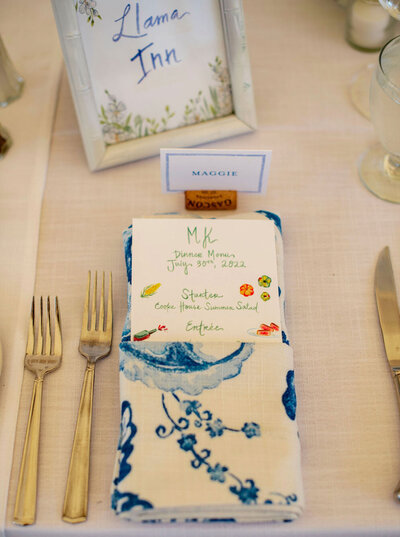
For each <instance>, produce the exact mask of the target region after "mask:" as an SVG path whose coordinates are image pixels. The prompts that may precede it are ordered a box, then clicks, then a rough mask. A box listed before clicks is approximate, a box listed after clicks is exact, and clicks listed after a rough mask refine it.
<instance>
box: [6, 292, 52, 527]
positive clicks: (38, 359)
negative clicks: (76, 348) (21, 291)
mask: <svg viewBox="0 0 400 537" xmlns="http://www.w3.org/2000/svg"><path fill="white" fill-rule="evenodd" d="M46 309H47V312H43V297H40V311H39V314H38V315H37V317H38V326H37V330H36V325H35V297H33V300H32V309H31V316H30V320H29V331H28V341H27V345H26V354H25V367H26V369H29V371H32V373H34V374H35V380H34V383H33V392H32V400H31V406H30V410H29V417H28V424H27V428H26V434H25V442H24V449H23V452H22V461H21V467H20V472H19V478H18V487H17V497H16V501H15V509H14V518H13V520H14V523H15V524H20V525H22V526H25V525H28V524H33V523H34V522H35V517H36V497H37V476H38V459H39V437H40V414H41V407H42V390H43V379H44V376H45V375H46V374H47V373H50V372H51V371H54V370H55V369H57V368H58V367H59V366H60V364H61V356H62V339H61V325H60V311H59V307H58V298H57V297H56V298H55V305H54V310H55V311H54V330H53V332H54V336H52V324H53V323H51V320H50V317H51V315H50V298H49V297H47V308H46ZM46 313H47V314H46ZM44 315H45V317H46V319H44ZM45 327H46V328H45ZM35 332H36V333H35Z"/></svg>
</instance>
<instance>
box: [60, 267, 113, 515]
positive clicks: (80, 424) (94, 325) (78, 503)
mask: <svg viewBox="0 0 400 537" xmlns="http://www.w3.org/2000/svg"><path fill="white" fill-rule="evenodd" d="M90 280H91V273H90V271H89V276H88V283H87V291H86V300H85V306H84V310H83V320H82V330H81V338H80V342H79V352H80V353H81V355H82V356H83V357H84V358H86V360H87V365H86V371H85V376H84V380H83V386H82V393H81V400H80V404H79V411H78V418H77V422H76V427H75V435H74V442H73V445H72V453H71V460H70V464H69V470H68V478H67V487H66V491H65V497H64V508H63V514H62V518H63V520H64V521H65V522H70V523H72V524H74V523H77V522H84V521H85V520H86V517H87V504H88V490H89V466H90V436H91V425H92V408H93V388H94V370H95V364H96V361H97V360H99V359H100V358H104V357H105V356H107V355H108V354H109V353H110V351H111V342H112V276H111V273H110V275H109V286H108V297H107V311H106V315H105V307H104V272H103V278H102V286H101V296H100V307H99V316H98V318H97V272H96V273H95V278H94V286H93V296H92V301H91V302H92V306H91V313H90V314H89V309H90V287H91V285H90Z"/></svg>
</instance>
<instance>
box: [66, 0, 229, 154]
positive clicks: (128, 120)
mask: <svg viewBox="0 0 400 537" xmlns="http://www.w3.org/2000/svg"><path fill="white" fill-rule="evenodd" d="M79 3H82V6H80V7H79V11H80V10H81V7H82V9H83V11H82V13H83V12H86V11H85V10H86V8H87V9H89V8H90V6H89V4H90V5H92V4H95V2H94V0H79ZM86 4H87V5H86ZM83 5H84V6H85V7H83ZM76 8H77V9H78V7H77V4H76ZM90 9H94V6H93V7H91V8H90ZM94 11H96V10H94ZM80 12H81V11H80ZM93 16H97V17H99V18H101V17H100V15H98V14H97V11H96V15H92V18H93ZM92 26H93V22H92ZM208 65H209V67H210V69H211V71H212V73H213V78H214V80H215V85H214V86H209V88H208V91H209V98H207V97H206V96H205V95H204V94H203V91H202V90H200V91H199V92H198V94H197V96H196V97H195V98H194V99H190V100H189V103H188V104H186V106H185V107H184V112H183V119H182V122H181V123H179V124H178V125H176V124H175V125H170V122H171V119H172V118H173V117H174V116H175V115H176V112H174V111H172V110H171V108H170V106H169V105H167V106H165V108H164V115H163V116H162V117H161V118H159V119H157V118H154V117H153V118H151V117H144V116H142V115H141V114H136V115H133V113H132V112H131V113H127V107H126V105H125V103H124V102H123V101H119V100H118V99H117V97H116V96H115V95H112V94H111V93H110V92H109V91H108V90H105V94H106V95H107V99H108V102H107V104H106V105H101V107H100V111H101V113H100V114H99V121H100V125H102V133H103V137H104V141H105V143H106V144H109V145H111V144H117V143H120V142H125V141H127V140H131V139H135V138H143V137H145V136H151V135H153V134H158V133H161V132H164V131H166V130H169V129H171V128H175V127H184V126H186V125H191V124H193V123H199V122H202V121H207V120H209V119H214V118H217V117H222V116H226V115H228V114H230V113H231V112H232V96H231V86H230V81H229V73H228V69H227V68H226V67H224V66H223V64H222V60H221V59H220V58H218V57H216V58H215V61H214V63H209V64H208Z"/></svg>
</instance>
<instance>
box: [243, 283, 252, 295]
mask: <svg viewBox="0 0 400 537" xmlns="http://www.w3.org/2000/svg"><path fill="white" fill-rule="evenodd" d="M240 294H241V295H243V296H251V295H254V287H253V286H252V285H250V284H249V283H244V284H243V285H241V286H240Z"/></svg>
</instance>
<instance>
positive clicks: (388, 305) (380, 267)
mask: <svg viewBox="0 0 400 537" xmlns="http://www.w3.org/2000/svg"><path fill="white" fill-rule="evenodd" d="M375 297H376V304H377V306H378V314H379V321H380V323H381V329H382V335H383V341H384V343H385V350H386V356H387V359H388V362H389V365H390V368H391V370H392V377H393V381H394V384H395V387H396V394H397V399H398V402H399V406H400V311H399V306H398V303H397V295H396V286H395V283H394V276H393V268H392V262H391V260H390V251H389V247H388V246H386V247H385V248H384V249H383V250H382V252H381V253H380V254H379V258H378V261H377V263H376V269H375ZM393 495H394V497H395V499H396V500H397V501H399V502H400V482H399V483H398V484H397V487H396V489H395V491H394V493H393Z"/></svg>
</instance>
